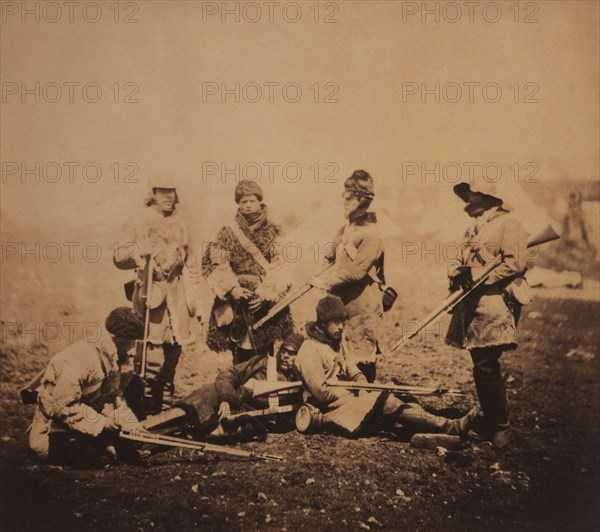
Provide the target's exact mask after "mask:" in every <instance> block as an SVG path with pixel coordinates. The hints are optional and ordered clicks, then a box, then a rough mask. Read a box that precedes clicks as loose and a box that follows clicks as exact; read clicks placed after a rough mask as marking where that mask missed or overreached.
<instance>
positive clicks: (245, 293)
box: [230, 286, 254, 301]
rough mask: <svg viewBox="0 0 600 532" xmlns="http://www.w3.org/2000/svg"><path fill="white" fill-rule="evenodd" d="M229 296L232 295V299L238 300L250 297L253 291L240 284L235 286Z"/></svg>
mask: <svg viewBox="0 0 600 532" xmlns="http://www.w3.org/2000/svg"><path fill="white" fill-rule="evenodd" d="M230 294H231V297H233V299H235V300H236V301H239V300H240V299H250V298H251V297H252V296H253V295H254V292H252V291H251V290H248V289H247V288H243V287H241V286H236V287H235V288H234V289H233V290H232V291H231V292H230Z"/></svg>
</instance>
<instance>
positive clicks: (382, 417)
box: [295, 296, 476, 446]
mask: <svg viewBox="0 0 600 532" xmlns="http://www.w3.org/2000/svg"><path fill="white" fill-rule="evenodd" d="M316 314H317V320H316V321H315V322H309V323H307V324H306V333H307V338H306V340H305V342H304V343H303V345H302V348H301V349H300V352H299V353H298V356H297V357H296V362H295V364H296V367H297V369H298V371H299V373H300V376H301V378H302V380H303V382H304V384H305V385H306V387H307V388H308V390H309V392H310V393H311V395H312V398H311V401H312V402H313V404H314V405H315V406H316V407H318V408H319V409H320V410H321V411H322V412H323V415H322V416H320V417H321V420H322V423H323V424H324V425H325V426H328V427H330V428H332V429H334V430H336V431H338V432H342V433H343V434H344V435H346V436H351V437H355V436H359V435H360V434H363V433H364V432H365V430H367V429H372V428H377V427H381V426H382V422H389V421H393V422H397V423H400V424H401V425H402V426H403V427H404V428H405V429H407V430H409V431H411V432H415V433H426V434H433V433H437V434H444V435H454V436H456V437H466V433H467V431H468V430H469V427H470V425H471V423H472V420H473V418H474V417H475V414H476V411H471V412H469V414H467V415H466V416H464V417H463V418H460V419H447V418H445V417H440V416H434V415H432V414H430V413H428V412H426V411H425V410H424V409H423V408H422V407H421V406H420V405H418V404H414V403H405V402H403V401H401V400H400V399H398V398H397V397H395V396H394V395H391V394H388V393H385V392H383V393H382V392H361V393H360V394H359V395H358V396H356V395H354V394H353V393H352V392H350V391H348V390H343V389H338V388H331V387H328V386H327V385H326V381H328V380H330V379H337V380H342V381H344V380H345V381H355V382H364V383H366V382H367V379H366V377H365V376H364V374H363V373H362V372H361V371H360V370H359V369H358V367H357V366H356V364H354V363H353V362H352V360H351V359H350V358H349V357H348V356H347V353H346V349H345V341H344V340H343V334H344V324H345V322H346V320H347V319H348V313H347V311H346V308H345V307H344V304H343V303H342V300H341V299H340V298H339V297H337V296H326V297H324V298H323V299H321V300H320V301H319V302H318V304H317V309H316ZM301 423H302V422H301ZM299 428H300V427H299ZM416 442H421V443H422V445H423V446H429V445H430V444H431V441H430V439H427V440H426V441H424V440H423V439H413V443H416Z"/></svg>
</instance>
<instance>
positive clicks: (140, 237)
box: [114, 205, 199, 345]
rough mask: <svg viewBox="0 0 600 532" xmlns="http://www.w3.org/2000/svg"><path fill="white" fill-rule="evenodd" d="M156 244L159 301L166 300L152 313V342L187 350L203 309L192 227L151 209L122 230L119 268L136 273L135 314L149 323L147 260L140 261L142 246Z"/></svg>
mask: <svg viewBox="0 0 600 532" xmlns="http://www.w3.org/2000/svg"><path fill="white" fill-rule="evenodd" d="M146 239H151V240H153V241H154V242H155V243H156V244H157V247H158V249H159V252H158V253H157V254H156V256H155V259H154V262H155V270H154V276H153V279H154V283H153V286H152V290H153V292H154V293H153V295H152V298H151V299H154V298H155V297H157V296H158V295H162V297H163V298H164V300H163V301H162V303H160V305H158V306H157V307H156V308H153V309H151V310H150V332H149V337H148V339H149V341H150V342H151V343H153V344H155V345H160V344H163V343H165V342H168V343H177V344H180V345H185V344H189V343H192V342H193V341H194V336H193V334H192V330H191V318H193V317H194V316H195V315H196V313H197V309H198V290H199V279H198V267H197V262H196V256H195V254H194V251H193V248H192V246H191V242H190V236H189V232H188V227H187V224H186V223H185V221H184V220H183V218H182V217H181V215H180V214H178V213H177V211H175V212H173V214H171V215H170V216H164V215H163V214H162V212H160V210H158V209H157V208H156V207H154V206H152V205H151V206H149V207H146V208H145V209H144V210H143V211H142V213H141V215H140V216H133V217H131V218H130V219H128V220H127V221H126V222H125V225H124V226H123V230H122V234H121V238H120V239H119V245H118V247H117V249H115V253H114V263H115V265H116V266H117V268H119V269H122V270H130V269H135V270H136V280H135V285H134V292H133V300H132V302H133V310H134V311H135V312H136V313H137V314H138V315H139V316H141V318H142V319H144V316H145V310H146V307H145V300H144V294H145V288H146V286H145V285H146V271H147V257H144V258H142V257H140V255H139V254H138V253H137V246H138V245H139V244H140V242H142V241H144V240H146Z"/></svg>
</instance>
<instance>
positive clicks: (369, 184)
mask: <svg viewBox="0 0 600 532" xmlns="http://www.w3.org/2000/svg"><path fill="white" fill-rule="evenodd" d="M344 189H345V190H347V191H348V192H354V193H355V194H357V195H358V196H360V197H363V198H368V199H373V198H374V197H375V184H374V183H373V178H372V177H371V174H369V172H365V171H364V170H355V171H354V172H353V174H352V175H351V176H350V177H349V178H348V179H346V181H345V182H344Z"/></svg>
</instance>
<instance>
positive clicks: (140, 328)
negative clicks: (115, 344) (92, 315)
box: [104, 307, 144, 340]
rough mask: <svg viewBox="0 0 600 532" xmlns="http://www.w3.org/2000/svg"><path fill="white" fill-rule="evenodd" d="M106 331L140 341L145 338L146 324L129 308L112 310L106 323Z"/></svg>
mask: <svg viewBox="0 0 600 532" xmlns="http://www.w3.org/2000/svg"><path fill="white" fill-rule="evenodd" d="M104 326H105V327H106V330H107V331H108V332H109V333H110V334H112V335H114V336H123V337H125V338H129V339H130V340H138V339H140V338H143V336H144V322H143V321H142V320H141V319H140V318H138V316H137V315H136V314H135V313H134V312H133V310H131V309H130V308H129V307H117V308H116V309H114V310H112V311H111V313H110V314H109V315H108V318H106V322H105V323H104Z"/></svg>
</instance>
